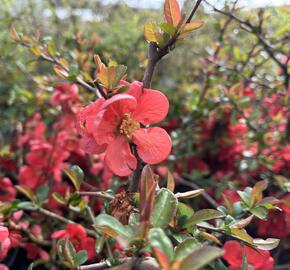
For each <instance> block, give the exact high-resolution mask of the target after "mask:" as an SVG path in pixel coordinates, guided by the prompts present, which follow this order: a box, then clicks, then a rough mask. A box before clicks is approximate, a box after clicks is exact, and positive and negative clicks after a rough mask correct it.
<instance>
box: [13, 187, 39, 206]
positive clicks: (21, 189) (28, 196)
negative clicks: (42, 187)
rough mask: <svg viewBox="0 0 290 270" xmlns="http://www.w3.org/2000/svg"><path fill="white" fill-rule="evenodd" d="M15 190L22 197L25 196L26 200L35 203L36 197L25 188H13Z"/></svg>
mask: <svg viewBox="0 0 290 270" xmlns="http://www.w3.org/2000/svg"><path fill="white" fill-rule="evenodd" d="M15 188H16V190H17V191H18V192H20V193H22V194H23V195H25V196H26V197H27V198H28V199H30V200H31V201H32V202H34V203H35V202H36V199H37V198H36V196H35V194H34V192H33V191H32V190H31V189H30V188H29V187H27V186H15Z"/></svg>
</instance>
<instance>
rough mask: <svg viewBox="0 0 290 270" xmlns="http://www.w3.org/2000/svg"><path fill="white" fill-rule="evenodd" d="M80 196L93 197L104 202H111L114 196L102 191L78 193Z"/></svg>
mask: <svg viewBox="0 0 290 270" xmlns="http://www.w3.org/2000/svg"><path fill="white" fill-rule="evenodd" d="M78 194H79V195H80V196H95V197H99V198H102V199H106V200H113V199H114V196H112V195H110V194H108V193H106V192H104V191H80V192H78Z"/></svg>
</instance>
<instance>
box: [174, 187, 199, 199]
mask: <svg viewBox="0 0 290 270" xmlns="http://www.w3.org/2000/svg"><path fill="white" fill-rule="evenodd" d="M203 191H204V190H203V189H195V190H190V191H186V192H178V193H176V194H175V197H176V198H177V199H191V198H194V197H196V196H199V195H200V194H202V193H203Z"/></svg>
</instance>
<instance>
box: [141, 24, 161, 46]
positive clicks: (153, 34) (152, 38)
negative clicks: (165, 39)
mask: <svg viewBox="0 0 290 270" xmlns="http://www.w3.org/2000/svg"><path fill="white" fill-rule="evenodd" d="M159 35H160V33H159V27H158V25H157V24H156V22H147V23H146V24H145V25H144V37H145V38H146V40H147V41H148V42H156V43H158V37H159Z"/></svg>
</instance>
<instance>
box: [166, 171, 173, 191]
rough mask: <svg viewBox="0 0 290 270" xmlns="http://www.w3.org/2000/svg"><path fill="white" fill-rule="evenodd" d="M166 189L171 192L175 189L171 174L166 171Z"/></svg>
mask: <svg viewBox="0 0 290 270" xmlns="http://www.w3.org/2000/svg"><path fill="white" fill-rule="evenodd" d="M167 189H169V190H170V191H172V192H173V191H174V189H175V181H174V178H173V175H172V173H171V172H170V171H169V170H168V171H167Z"/></svg>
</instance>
